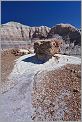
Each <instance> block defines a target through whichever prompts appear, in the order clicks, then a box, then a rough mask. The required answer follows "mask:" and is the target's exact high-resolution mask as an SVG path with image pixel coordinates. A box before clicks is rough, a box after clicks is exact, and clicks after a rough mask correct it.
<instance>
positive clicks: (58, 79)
mask: <svg viewBox="0 0 82 122" xmlns="http://www.w3.org/2000/svg"><path fill="white" fill-rule="evenodd" d="M80 90H81V66H80V65H74V64H69V65H66V66H63V67H62V68H60V69H57V70H53V71H49V72H47V71H44V72H42V73H38V74H37V75H36V77H35V82H34V85H33V92H32V96H33V98H32V101H33V102H32V104H33V107H34V108H35V111H34V114H33V115H32V119H33V120H37V121H46V120H47V121H58V120H63V121H78V120H81V111H80V110H81V93H80Z"/></svg>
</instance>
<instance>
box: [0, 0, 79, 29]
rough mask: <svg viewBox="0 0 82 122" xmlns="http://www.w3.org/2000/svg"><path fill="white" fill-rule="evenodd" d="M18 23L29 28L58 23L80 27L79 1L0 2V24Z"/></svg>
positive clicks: (50, 25)
mask: <svg viewBox="0 0 82 122" xmlns="http://www.w3.org/2000/svg"><path fill="white" fill-rule="evenodd" d="M9 21H16V22H20V23H22V24H25V25H29V26H41V25H46V26H49V27H52V26H54V25H56V24H59V23H70V24H72V25H74V26H76V27H78V28H80V26H81V3H80V1H51V2H49V1H47V2H44V1H35V2H33V1H18V2H17V1H11V2H10V1H6V2H5V1H3V2H1V23H2V24H3V23H6V22H9Z"/></svg>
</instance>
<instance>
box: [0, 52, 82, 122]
mask: <svg viewBox="0 0 82 122" xmlns="http://www.w3.org/2000/svg"><path fill="white" fill-rule="evenodd" d="M57 56H59V57H60V58H59V59H58V60H59V62H58V61H57V60H55V57H52V59H50V60H49V61H47V62H45V63H43V62H41V61H38V60H37V59H36V57H35V54H29V55H24V56H22V57H20V58H19V59H18V60H17V62H16V65H15V66H14V69H13V71H12V73H11V74H10V75H9V80H10V81H14V82H13V87H12V85H10V86H8V88H7V91H4V92H3V94H0V120H2V122H5V121H6V122H7V121H8V122H25V121H27V120H28V121H32V119H31V115H32V114H33V111H34V109H33V107H32V97H31V92H32V88H33V82H34V77H35V75H36V74H37V73H38V72H40V71H44V70H47V71H49V70H54V69H57V68H60V67H61V66H63V65H66V64H68V63H70V64H80V63H81V59H80V58H77V57H73V56H66V55H59V54H57Z"/></svg>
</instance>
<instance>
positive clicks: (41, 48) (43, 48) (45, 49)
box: [34, 39, 63, 61]
mask: <svg viewBox="0 0 82 122" xmlns="http://www.w3.org/2000/svg"><path fill="white" fill-rule="evenodd" d="M62 43H63V42H62V40H61V41H60V40H56V39H52V40H48V39H47V40H40V41H36V42H35V43H34V53H36V56H37V58H38V59H39V60H42V61H47V60H49V59H50V58H52V56H54V55H55V54H56V53H60V46H61V45H62Z"/></svg>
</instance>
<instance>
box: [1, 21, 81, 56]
mask: <svg viewBox="0 0 82 122" xmlns="http://www.w3.org/2000/svg"><path fill="white" fill-rule="evenodd" d="M0 33H1V47H2V48H14V47H23V48H28V45H29V44H30V45H32V44H33V42H34V41H35V40H40V39H50V38H58V39H59V38H62V39H63V42H64V45H63V47H62V53H66V54H70V55H73V54H74V55H81V54H80V48H81V47H80V46H81V30H80V29H78V28H75V27H74V26H72V25H71V24H63V23H61V24H57V25H56V26H54V27H52V28H49V27H47V26H40V27H30V26H26V25H22V24H20V23H17V22H8V23H6V24H2V25H1V32H0Z"/></svg>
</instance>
